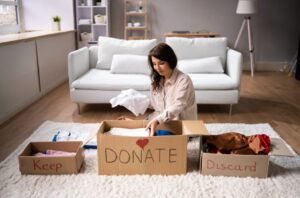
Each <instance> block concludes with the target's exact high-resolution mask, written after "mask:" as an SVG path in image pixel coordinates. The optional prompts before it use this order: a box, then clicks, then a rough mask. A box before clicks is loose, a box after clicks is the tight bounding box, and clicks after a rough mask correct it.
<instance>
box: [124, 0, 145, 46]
mask: <svg viewBox="0 0 300 198" xmlns="http://www.w3.org/2000/svg"><path fill="white" fill-rule="evenodd" d="M147 7H148V3H147V0H124V39H128V40H140V39H147V38H148V9H147ZM137 9H138V10H137ZM134 24H136V25H139V26H134Z"/></svg>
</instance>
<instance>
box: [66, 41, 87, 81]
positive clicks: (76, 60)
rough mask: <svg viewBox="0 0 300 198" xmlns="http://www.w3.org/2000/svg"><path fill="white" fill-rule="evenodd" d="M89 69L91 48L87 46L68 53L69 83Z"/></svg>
mask: <svg viewBox="0 0 300 198" xmlns="http://www.w3.org/2000/svg"><path fill="white" fill-rule="evenodd" d="M88 71H89V49H88V48H87V47H83V48H80V49H78V50H76V51H73V52H70V53H69V55H68V75H69V85H70V87H71V84H72V82H73V81H75V80H76V79H77V78H79V77H80V76H82V75H83V74H85V73H86V72H88Z"/></svg>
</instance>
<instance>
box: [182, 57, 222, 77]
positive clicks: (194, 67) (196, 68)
mask: <svg viewBox="0 0 300 198" xmlns="http://www.w3.org/2000/svg"><path fill="white" fill-rule="evenodd" d="M178 69H179V70H181V71H182V72H184V73H187V74H190V73H224V69H223V66H222V63H221V58H220V57H219V56H214V57H209V58H197V59H184V60H179V61H178Z"/></svg>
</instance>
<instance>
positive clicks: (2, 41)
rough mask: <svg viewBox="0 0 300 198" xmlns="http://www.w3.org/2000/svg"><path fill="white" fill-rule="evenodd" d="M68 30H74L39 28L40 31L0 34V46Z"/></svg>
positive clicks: (67, 31)
mask: <svg viewBox="0 0 300 198" xmlns="http://www.w3.org/2000/svg"><path fill="white" fill-rule="evenodd" d="M69 32H75V30H61V31H49V30H40V31H31V32H23V33H17V34H6V35H0V46H1V45H8V44H12V43H17V42H22V41H27V40H32V39H36V38H40V37H46V36H54V35H59V34H65V33H69Z"/></svg>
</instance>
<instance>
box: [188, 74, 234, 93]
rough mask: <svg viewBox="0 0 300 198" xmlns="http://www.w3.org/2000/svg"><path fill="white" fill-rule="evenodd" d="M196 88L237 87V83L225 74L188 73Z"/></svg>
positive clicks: (222, 88)
mask: <svg viewBox="0 0 300 198" xmlns="http://www.w3.org/2000/svg"><path fill="white" fill-rule="evenodd" d="M189 76H190V78H191V80H192V82H193V85H194V89H195V91H196V90H226V89H237V87H238V84H236V82H235V81H234V80H233V79H232V78H230V77H229V76H228V75H226V74H189Z"/></svg>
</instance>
